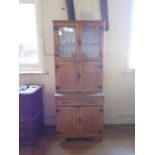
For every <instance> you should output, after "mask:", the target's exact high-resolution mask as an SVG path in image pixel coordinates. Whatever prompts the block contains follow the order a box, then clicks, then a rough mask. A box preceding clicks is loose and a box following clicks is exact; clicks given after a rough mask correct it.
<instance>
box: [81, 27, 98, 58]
mask: <svg viewBox="0 0 155 155" xmlns="http://www.w3.org/2000/svg"><path fill="white" fill-rule="evenodd" d="M82 35H83V36H82V55H83V56H84V57H87V58H98V57H99V50H100V43H99V40H100V28H99V27H84V28H83V33H82Z"/></svg>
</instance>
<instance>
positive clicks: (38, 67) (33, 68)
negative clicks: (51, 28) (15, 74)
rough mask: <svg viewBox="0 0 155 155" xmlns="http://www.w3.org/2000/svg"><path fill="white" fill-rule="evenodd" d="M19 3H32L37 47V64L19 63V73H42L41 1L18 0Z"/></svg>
mask: <svg viewBox="0 0 155 155" xmlns="http://www.w3.org/2000/svg"><path fill="white" fill-rule="evenodd" d="M20 3H25V4H26V3H34V4H35V13H36V25H37V26H36V31H37V45H38V46H37V47H38V50H37V52H38V63H35V64H33V63H19V73H23V72H30V73H31V72H44V50H43V49H44V48H43V35H42V34H43V33H42V9H41V6H42V0H20V1H19V5H20Z"/></svg>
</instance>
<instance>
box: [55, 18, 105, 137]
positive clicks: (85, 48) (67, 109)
mask: <svg viewBox="0 0 155 155" xmlns="http://www.w3.org/2000/svg"><path fill="white" fill-rule="evenodd" d="M103 34H104V22H103V21H54V45H55V51H54V52H55V77H56V94H55V104H56V130H57V138H58V139H60V140H66V139H67V138H79V137H80V138H81V137H91V138H94V139H97V140H98V139H99V140H101V139H102V137H103V126H104V122H103V116H104V115H103V112H104V108H103V103H104V94H103V90H102V88H103V47H104V41H103V37H104V35H103Z"/></svg>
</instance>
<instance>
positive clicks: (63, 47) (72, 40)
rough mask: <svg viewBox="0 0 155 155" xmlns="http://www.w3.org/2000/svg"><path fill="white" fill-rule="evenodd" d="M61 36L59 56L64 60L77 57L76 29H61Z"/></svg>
mask: <svg viewBox="0 0 155 155" xmlns="http://www.w3.org/2000/svg"><path fill="white" fill-rule="evenodd" d="M58 35H59V56H60V57H62V58H73V57H75V56H76V37H75V28H71V27H60V28H59V30H58Z"/></svg>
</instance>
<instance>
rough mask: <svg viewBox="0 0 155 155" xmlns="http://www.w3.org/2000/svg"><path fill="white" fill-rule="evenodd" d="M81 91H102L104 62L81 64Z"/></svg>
mask: <svg viewBox="0 0 155 155" xmlns="http://www.w3.org/2000/svg"><path fill="white" fill-rule="evenodd" d="M80 91H82V92H84V91H86V92H100V91H102V64H101V63H99V62H98V61H90V62H82V63H81V64H80Z"/></svg>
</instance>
